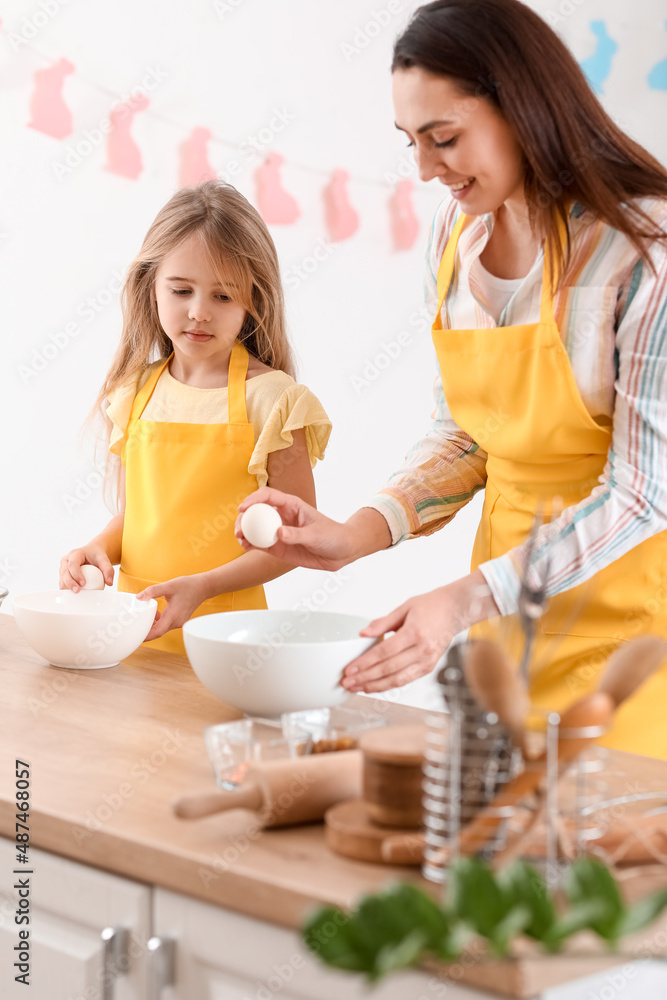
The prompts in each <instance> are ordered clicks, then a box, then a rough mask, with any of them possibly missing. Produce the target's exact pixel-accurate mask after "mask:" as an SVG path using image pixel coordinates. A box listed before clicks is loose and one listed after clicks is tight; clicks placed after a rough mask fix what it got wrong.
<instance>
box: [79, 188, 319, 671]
mask: <svg viewBox="0 0 667 1000" xmlns="http://www.w3.org/2000/svg"><path fill="white" fill-rule="evenodd" d="M122 305H123V333H122V337H121V342H120V346H119V348H118V351H117V353H116V357H115V359H114V362H113V364H112V366H111V369H110V371H109V373H108V375H107V377H106V379H105V382H104V385H103V387H102V390H101V392H100V395H99V397H98V400H97V403H96V409H100V410H102V412H104V402H105V400H108V408H107V409H106V414H105V421H106V429H107V435H108V440H109V449H110V451H111V453H112V454H113V455H114V456H118V457H119V458H120V462H121V466H120V468H118V470H117V471H118V500H119V504H118V507H119V510H120V513H119V514H117V515H116V516H115V517H114V518H113V519H112V520H111V521H110V522H109V524H108V525H107V526H106V528H104V530H103V531H102V532H101V533H100V534H99V535H97V536H96V537H95V538H93V539H92V540H91V541H90V542H88V544H87V545H85V546H84V547H83V548H78V549H73V550H72V551H71V552H70V553H68V555H66V556H65V557H64V558H63V559H62V561H61V565H60V587H61V588H62V589H70V590H73V591H75V592H76V591H78V590H79V589H80V588H81V587H82V586H83V585H84V583H85V579H84V576H83V573H82V571H81V567H82V566H83V565H85V564H87V563H88V564H92V565H94V566H98V567H99V569H100V570H101V571H102V573H103V575H104V579H105V582H106V584H107V585H110V584H112V583H113V565H114V564H116V563H120V571H119V575H118V589H119V590H122V591H129V592H131V593H136V594H138V595H139V596H140V597H146V598H149V597H158V598H162V600H161V601H160V603H159V607H160V611H158V615H157V616H156V620H155V623H154V625H153V628H152V629H151V632H150V633H149V635H148V639H147V641H149V640H152V641H151V642H150V645H151V646H156V647H157V648H160V649H166V650H169V651H171V652H183V651H184V647H183V640H182V635H181V631H180V627H179V626H181V625H183V623H184V622H185V621H187V619H188V618H190V617H191V616H192V615H193V614H195V615H201V614H212V613H213V612H218V611H231V610H239V609H248V608H265V607H266V601H265V598H264V589H263V587H262V584H263V583H265V582H267V581H269V580H273V579H275V578H276V577H278V576H281V575H282V574H283V573H285V572H287V571H288V570H289V569H290V568H291V566H290V565H289V564H287V563H286V562H283V561H281V560H279V559H276V558H274V557H273V556H270V555H268V554H267V553H264V552H252V553H247V554H246V553H244V551H243V548H242V547H241V545H240V544H239V542H238V541H237V540H236V538H235V536H234V522H235V519H236V515H237V508H238V505H239V504H240V503H241V501H242V500H243V499H244V498H245V497H246V496H247V495H248V494H249V493H252V492H253V490H255V489H257V487H258V486H262V485H265V484H269V485H272V486H276V487H278V488H280V489H282V490H285V491H286V492H290V493H294V494H296V495H298V496H300V497H301V498H302V499H304V500H306V501H307V502H309V503H314V499H315V488H314V484H313V474H312V466H314V465H315V462H316V461H317V459H318V458H322V457H323V455H324V450H325V447H326V444H327V441H328V438H329V434H330V431H331V423H330V421H329V419H328V417H327V415H326V413H325V412H324V410H323V408H322V406H321V404H320V403H319V401H318V400H317V399H316V397H315V396H314V395H313V394H312V393H311V392H310V391H309V390H308V389H307V388H306V386H303V385H297V383H296V382H295V380H294V378H293V377H292V374H293V361H292V354H291V350H290V347H289V343H288V340H287V336H286V332H285V318H284V304H283V295H282V289H281V285H280V275H279V267H278V258H277V254H276V249H275V246H274V243H273V240H272V239H271V236H270V235H269V232H268V230H267V228H266V226H265V224H264V222H263V221H262V219H261V217H260V215H259V214H258V213H257V211H256V210H255V209H254V208H253V207H252V206H251V205H250V203H249V202H248V201H247V200H246V199H245V198H244V197H243V196H242V195H241V194H239V192H238V191H236V190H235V189H234V188H232V187H231V186H229V185H227V184H222V183H219V182H217V181H207V182H206V183H205V184H202V185H200V186H199V187H196V188H186V189H183V190H181V191H178V192H177V193H176V194H175V195H174V197H173V198H172V199H171V200H170V201H169V202H168V203H167V204H166V205H165V207H164V208H163V209H162V211H161V212H159V214H158V216H157V218H156V219H155V221H154V222H153V224H152V226H151V227H150V229H149V231H148V234H147V235H146V238H145V240H144V242H143V246H142V248H141V251H140V252H139V255H138V256H137V257H136V258H135V260H134V261H133V263H132V264H131V265H130V269H129V272H128V275H127V278H126V281H125V285H124V288H123V294H122ZM111 461H112V462H113V461H116V462H117V459H115V460H114V459H112V460H111ZM240 556H242V557H243V558H239V557H240ZM161 581H166V582H161ZM165 633H167V634H165ZM155 640H157V641H155Z"/></svg>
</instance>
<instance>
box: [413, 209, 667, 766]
mask: <svg viewBox="0 0 667 1000" xmlns="http://www.w3.org/2000/svg"><path fill="white" fill-rule="evenodd" d="M467 221H468V220H467V218H466V216H464V215H462V216H461V217H460V218H459V219H458V221H457V223H456V226H455V227H454V230H453V232H452V236H451V238H450V240H449V243H448V244H447V247H446V249H445V253H444V255H443V258H442V261H441V263H440V268H439V271H438V312H437V315H436V318H435V322H434V323H433V329H432V335H433V342H434V344H435V349H436V353H437V355H438V361H439V364H440V372H441V375H442V384H443V389H444V394H445V399H446V401H447V405H448V407H449V410H450V412H451V414H452V417H453V418H454V420H455V421H456V422H457V424H458V425H459V426H460V427H461V428H462V429H463V430H464V431H465V432H466V433H467V434H469V435H470V437H471V438H472V439H473V441H475V442H476V443H477V444H478V445H479V447H480V448H482V449H483V450H484V451H486V452H487V454H488V461H487V467H486V468H487V474H488V480H487V484H486V491H485V499H484V507H483V512H482V518H481V522H480V525H479V528H478V531H477V536H476V539H475V545H474V549H473V556H472V569H473V570H474V569H476V568H477V567H478V566H479V565H480V563H483V562H485V561H486V560H488V559H495V558H496V557H498V556H501V555H503V554H504V553H505V552H507V551H509V550H510V549H512V548H514V547H515V546H517V545H520V544H521V543H522V542H523V541H525V539H526V537H527V536H528V534H529V532H530V528H531V525H532V522H533V517H534V513H535V510H536V508H537V507H538V505H539V504H540V503H541V504H542V506H543V508H544V509H546V515H547V518H548V517H549V515H550V508H551V502H552V500H553V498H554V497H559V498H562V504H563V506H564V507H569V506H571V505H573V504H576V503H579V502H580V501H581V500H583V499H584V498H585V497H587V496H589V495H590V493H591V492H592V490H593V488H594V487H595V486H596V485H597V484H598V477H599V476H600V475H601V474H602V472H603V469H604V466H605V463H606V461H607V452H608V450H609V446H610V443H611V429H609V428H607V427H601V426H599V425H598V424H597V423H596V422H595V420H593V418H592V417H591V415H590V414H589V412H588V410H587V409H586V406H585V404H584V402H583V400H582V398H581V394H580V393H579V389H578V387H577V384H576V381H575V378H574V373H573V371H572V367H571V365H570V359H569V357H568V354H567V351H566V349H565V347H564V345H563V342H562V339H561V336H560V333H559V330H558V326H557V325H556V321H555V319H554V313H553V303H552V298H551V294H550V291H549V278H548V275H549V270H548V268H549V262H548V259H547V254H546V253H545V261H544V271H543V277H542V301H541V308H540V321H539V323H527V324H523V325H521V326H504V327H494V328H491V329H480V330H443V328H442V322H441V309H442V305H443V302H444V299H445V296H446V293H447V290H448V288H449V285H450V281H451V278H452V274H453V272H454V262H455V256H456V247H457V244H458V239H459V236H460V233H461V230H462V228H463V226H464V225H465V223H466V222H467ZM559 502H560V501H559ZM666 574H667V532H661V533H660V534H658V535H655V536H654V537H653V538H650V539H648V540H646V541H644V542H642V543H641V544H640V545H638V546H636V548H634V549H632V550H631V551H630V552H628V553H626V554H625V555H624V556H621V557H620V558H619V559H617V560H616V561H615V562H613V563H612V564H610V565H609V566H607V567H605V568H604V569H602V570H600V572H598V573H597V574H595V576H593V577H592V578H591V579H590V580H589V581H587V582H586V583H583V584H581V585H580V586H577V587H574V588H573V589H571V590H569V591H567V592H565V593H561V594H558V595H557V596H555V597H553V598H551V600H550V602H549V607H548V610H547V612H546V614H545V615H544V617H543V618H542V620H541V623H540V625H539V627H538V631H537V635H536V640H535V647H534V653H533V656H532V661H531V676H530V691H531V698H532V701H533V703H534V704H536V705H537V706H539V707H541V708H553V709H555V710H557V711H559V710H561V709H562V708H563V707H565V706H566V705H568V704H570V703H571V702H573V701H575V700H576V699H577V698H579V697H581V696H582V695H584V694H586V693H587V692H589V691H591V690H593V689H594V688H595V686H596V682H597V679H598V676H599V674H600V671H601V669H602V667H603V666H604V663H605V661H606V659H607V657H608V656H609V654H610V653H611V652H612V651H613V649H614V648H615V647H616V646H618V645H619V643H620V642H622V641H623V640H625V639H631V638H633V637H635V636H637V635H641V634H644V633H647V632H651V633H657V634H662V635H665V636H667V580H666ZM509 632H510V634H509V635H508V633H507V630H505V637H506V641H507V642H508V645H509V647H510V649H511V651H512V655H513V657H514V659H515V661H517V662H518V659H519V656H520V651H521V636H520V633H519V630H518V628H517V627H516V622H514V624H513V625H512V627H511V629H510V630H509ZM474 633H475V634H484V635H495V636H496V637H497V636H498V633H499V628H498V627H497V626H492V625H491V624H489V625H482V626H476V628H475V630H474ZM601 742H602V743H605V744H606V745H607V746H613V747H616V748H618V749H621V750H628V751H633V752H635V753H644V754H649V755H652V756H656V757H663V758H667V663H665V664H663V665H662V667H661V668H660V670H659V671H658V672H657V674H656V675H654V676H653V677H652V678H651V680H650V681H648V682H647V683H646V684H645V685H644V686H643V687H642V688H641V689H640V690H639V691H638V692H637V694H635V695H634V696H633V697H632V698H630V699H628V701H627V702H626V703H624V705H622V706H621V708H620V709H619V710H618V712H617V713H616V717H615V722H614V726H613V729H612V730H611V731H610V732H609V734H608V735H607V736H606V737H605V739H604V740H601Z"/></svg>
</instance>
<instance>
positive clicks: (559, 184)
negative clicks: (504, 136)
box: [392, 0, 667, 283]
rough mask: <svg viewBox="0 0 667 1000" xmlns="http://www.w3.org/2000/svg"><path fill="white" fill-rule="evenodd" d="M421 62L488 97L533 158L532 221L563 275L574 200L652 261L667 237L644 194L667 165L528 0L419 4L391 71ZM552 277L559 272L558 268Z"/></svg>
mask: <svg viewBox="0 0 667 1000" xmlns="http://www.w3.org/2000/svg"><path fill="white" fill-rule="evenodd" d="M413 67H418V68H420V69H423V70H425V71H426V72H428V73H432V74H434V75H436V76H445V77H448V78H451V79H452V80H453V81H454V82H455V83H456V85H457V86H458V87H459V89H460V90H461V91H462V93H463V94H464V95H466V96H476V97H480V96H484V97H487V98H488V99H489V100H490V101H492V102H493V103H494V105H495V106H496V107H497V108H498V110H499V111H500V112H501V113H502V114H503V116H504V117H505V119H506V120H507V121H508V123H509V124H510V126H511V127H512V128H513V130H514V132H515V135H516V137H517V141H518V142H519V144H520V146H521V148H522V150H523V155H524V160H525V177H524V192H525V197H526V202H527V205H528V211H529V215H530V220H531V224H532V226H533V228H534V230H535V232H536V233H537V234H538V235H539V236H540V237H542V238H545V239H546V240H547V242H548V244H549V248H550V250H551V251H552V259H553V260H555V261H557V262H558V263H559V264H560V265H561V266H559V268H558V270H559V273H560V275H561V277H562V276H564V274H565V272H566V270H567V265H568V260H569V255H570V240H569V233H568V236H567V242H566V245H565V246H563V245H562V242H561V239H560V233H559V226H558V217H560V219H561V220H562V222H563V223H564V224H565V231H566V232H567V231H568V230H567V219H568V204H569V203H570V202H572V201H573V200H574V201H578V202H581V204H582V205H584V206H585V208H587V209H589V210H590V211H591V212H592V213H593V214H594V215H595V216H596V217H597V218H599V219H601V220H602V221H604V222H606V223H607V224H608V225H610V226H612V227H613V228H614V229H618V230H620V231H621V232H623V233H625V235H626V236H627V237H628V239H629V240H630V241H631V242H632V244H633V245H634V246H635V247H636V248H637V251H638V252H639V253H640V254H641V256H642V258H643V259H644V260H645V261H646V262H647V263H648V264H649V265H650V266H652V264H651V261H650V259H649V256H648V249H647V241H652V240H656V239H661V240H664V239H667V232H665V230H663V229H661V228H660V227H659V226H658V225H657V224H656V223H655V222H654V221H653V220H652V219H651V218H650V216H649V215H648V214H647V213H646V212H645V211H643V209H642V208H641V206H639V205H638V204H637V203H636V199H638V198H642V197H655V198H665V197H667V170H665V168H664V167H663V166H662V164H660V163H659V161H658V160H656V159H655V158H654V157H653V156H651V154H650V153H649V152H648V151H647V150H645V149H644V148H643V147H642V146H640V145H639V143H637V142H635V141H634V140H633V139H631V138H630V137H629V136H627V135H626V134H625V133H624V132H623V131H622V130H621V129H620V128H619V127H618V126H617V125H616V124H615V123H614V122H613V121H612V119H611V118H610V117H609V115H608V114H607V113H606V111H605V110H604V108H603V107H602V105H601V104H600V102H599V101H598V99H597V98H596V96H595V94H594V93H593V91H592V90H591V88H590V86H589V84H588V82H587V80H586V77H585V76H584V74H583V72H582V70H581V69H580V68H579V65H578V63H577V62H576V60H575V59H574V57H573V55H572V54H571V53H570V52H569V50H568V49H567V48H566V46H565V45H564V44H563V42H561V40H560V39H559V37H558V35H556V33H555V32H554V31H552V29H551V28H550V27H549V26H548V25H547V24H546V23H545V22H544V21H543V20H542V19H541V18H540V17H539V16H538V15H537V14H536V13H535V12H534V11H532V10H531V9H530V8H529V7H527V6H526V5H525V4H523V3H520V2H519V0H436V2H435V3H429V4H426V5H425V6H424V7H419V8H418V9H417V10H416V11H415V13H414V15H413V17H412V19H411V21H410V22H409V24H408V26H407V28H406V29H405V31H404V32H403V33H402V35H401V36H400V37H399V38H398V40H397V41H396V43H395V46H394V56H393V62H392V72H394V71H396V70H406V69H411V68H413ZM551 277H552V283H553V274H552V276H551Z"/></svg>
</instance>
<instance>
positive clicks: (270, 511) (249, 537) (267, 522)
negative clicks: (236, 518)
mask: <svg viewBox="0 0 667 1000" xmlns="http://www.w3.org/2000/svg"><path fill="white" fill-rule="evenodd" d="M282 523H283V522H282V518H281V516H280V514H279V513H278V511H277V510H276V508H275V507H272V506H271V505H270V504H268V503H255V504H253V505H252V507H248V509H247V510H246V511H244V513H243V516H242V517H241V531H242V532H243V537H244V538H245V539H246V541H248V542H250V544H251V545H254V546H255V548H257V549H269V548H271V546H272V545H275V544H276V542H277V541H278V528H279V527H280V525H281V524H282Z"/></svg>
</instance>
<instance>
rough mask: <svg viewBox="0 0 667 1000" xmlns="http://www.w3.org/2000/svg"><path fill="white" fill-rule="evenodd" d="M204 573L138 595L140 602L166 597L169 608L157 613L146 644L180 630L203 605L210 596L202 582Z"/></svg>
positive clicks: (160, 585)
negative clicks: (172, 631)
mask: <svg viewBox="0 0 667 1000" xmlns="http://www.w3.org/2000/svg"><path fill="white" fill-rule="evenodd" d="M203 575H204V574H203V573H195V574H194V575H193V576H177V577H175V578H174V579H173V580H167V581H166V583H156V584H155V585H154V586H153V587H146V589H145V590H142V591H141V593H139V594H137V598H138V599H139V600H140V601H144V600H146V601H147V600H149V599H150V598H151V597H154V598H155V599H156V600H157V598H158V597H164V598H165V599H166V601H167V607H166V608H165V609H164V611H157V612H156V614H155V621H154V622H153V625H152V626H151V630H150V632H149V633H148V635H147V636H146V638H145V640H144V642H150V640H151V639H159V638H160V636H161V635H164V634H165V632H168V631H169V630H170V629H172V628H180V627H181V626H182V625H185V623H186V621H188V619H189V618H191V617H192V612H193V611H195V610H196V609H197V608H198V607H199V605H200V604H202V603H203V602H204V601H205V600H206V598H207V597H208V596H209V594H208V593H207V592H206V589H205V586H204V583H203V581H202V577H203Z"/></svg>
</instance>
